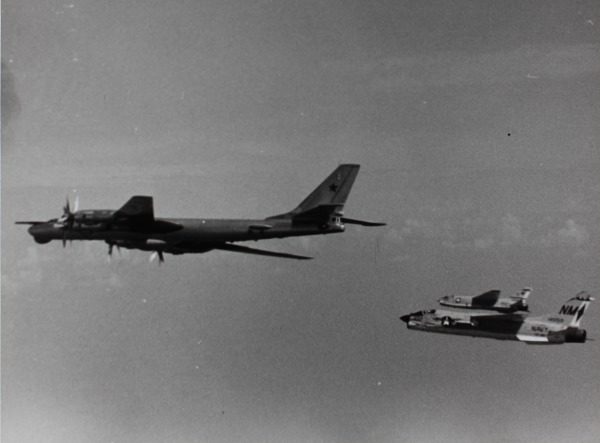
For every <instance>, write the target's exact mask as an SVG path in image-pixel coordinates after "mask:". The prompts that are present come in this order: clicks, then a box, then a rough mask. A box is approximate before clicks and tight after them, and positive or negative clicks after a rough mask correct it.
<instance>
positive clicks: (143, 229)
mask: <svg viewBox="0 0 600 443" xmlns="http://www.w3.org/2000/svg"><path fill="white" fill-rule="evenodd" d="M359 168H360V166H359V165H356V164H343V165H340V166H338V167H337V168H336V169H335V170H334V171H333V172H332V173H331V174H330V175H329V177H327V178H326V179H325V180H324V181H323V182H322V183H321V184H320V185H319V186H318V187H317V188H316V189H315V190H314V191H313V192H311V193H310V194H309V195H308V197H306V198H305V199H304V200H303V201H302V202H301V203H300V204H299V205H298V206H297V207H296V208H295V209H293V210H292V211H289V212H286V213H283V214H279V215H274V216H270V217H266V218H264V219H204V218H156V217H155V216H154V204H153V199H152V197H149V196H141V195H137V196H133V197H131V198H130V199H129V201H127V203H125V204H124V205H123V206H122V207H121V208H120V209H117V210H103V209H90V210H79V209H78V206H79V202H78V200H77V199H76V200H75V203H74V205H73V209H71V206H70V204H69V200H68V198H67V202H66V204H65V206H64V208H63V214H62V215H61V216H60V217H59V218H54V219H51V220H48V221H18V222H16V223H17V224H24V225H30V227H29V229H28V232H29V233H30V234H31V235H32V236H33V238H34V240H35V241H36V242H37V243H40V244H44V243H48V242H50V241H52V240H61V241H62V243H63V246H65V244H66V241H67V240H69V241H71V240H102V241H105V242H106V243H107V244H108V254H109V255H112V252H113V248H114V247H115V246H116V247H117V248H127V249H139V250H142V251H150V252H152V256H151V258H152V259H154V258H156V257H158V260H159V263H162V262H163V261H164V254H165V253H168V254H176V255H178V254H188V253H204V252H208V251H211V250H214V249H220V250H224V251H231V252H240V253H245V254H255V255H265V256H271V257H281V258H293V259H299V260H306V259H310V258H312V257H306V256H302V255H295V254H289V253H285V252H274V251H266V250H262V249H256V248H250V247H248V246H241V245H237V244H235V242H240V241H249V240H255V241H256V240H264V239H270V238H283V237H295V236H305V235H322V234H335V233H338V232H343V231H344V230H345V226H344V225H345V224H356V225H361V226H384V225H385V223H378V222H369V221H363V220H356V219H351V218H346V217H344V216H343V209H344V204H345V202H346V199H347V198H348V195H349V194H350V189H351V188H352V185H353V184H354V180H355V179H356V176H357V174H358V170H359Z"/></svg>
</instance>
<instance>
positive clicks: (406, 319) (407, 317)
mask: <svg viewBox="0 0 600 443" xmlns="http://www.w3.org/2000/svg"><path fill="white" fill-rule="evenodd" d="M400 320H402V321H403V322H404V323H408V321H409V320H410V314H406V315H403V316H402V317H400Z"/></svg>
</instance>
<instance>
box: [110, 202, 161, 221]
mask: <svg viewBox="0 0 600 443" xmlns="http://www.w3.org/2000/svg"><path fill="white" fill-rule="evenodd" d="M113 217H114V218H115V221H117V222H125V223H130V224H151V223H153V222H154V204H153V200H152V197H148V196H144V195H135V196H133V197H131V198H130V199H129V200H128V201H127V203H125V204H124V205H123V206H122V207H121V208H120V209H119V210H117V211H116V212H115V214H114V216H113Z"/></svg>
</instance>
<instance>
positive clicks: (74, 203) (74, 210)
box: [73, 191, 79, 212]
mask: <svg viewBox="0 0 600 443" xmlns="http://www.w3.org/2000/svg"><path fill="white" fill-rule="evenodd" d="M75 192H77V191H75ZM78 210H79V194H77V193H76V194H75V201H74V202H73V212H77V211H78Z"/></svg>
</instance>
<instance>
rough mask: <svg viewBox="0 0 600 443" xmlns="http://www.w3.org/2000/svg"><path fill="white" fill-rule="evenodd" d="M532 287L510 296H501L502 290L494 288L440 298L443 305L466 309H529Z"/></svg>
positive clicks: (507, 310)
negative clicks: (481, 292)
mask: <svg viewBox="0 0 600 443" xmlns="http://www.w3.org/2000/svg"><path fill="white" fill-rule="evenodd" d="M529 294H531V288H523V289H522V290H521V291H520V292H517V293H516V294H515V295H511V296H510V297H500V291H499V290H497V289H493V290H491V291H487V292H484V293H483V294H480V295H475V296H468V295H465V296H463V295H446V296H444V297H442V298H440V299H439V300H438V302H439V304H440V305H442V306H449V307H451V308H464V309H485V310H488V309H489V310H492V311H498V312H515V311H528V310H529V307H528V306H527V297H529Z"/></svg>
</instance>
